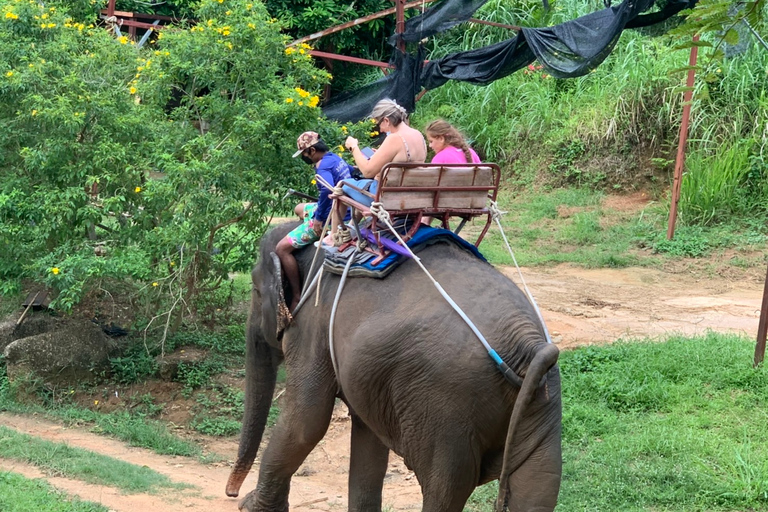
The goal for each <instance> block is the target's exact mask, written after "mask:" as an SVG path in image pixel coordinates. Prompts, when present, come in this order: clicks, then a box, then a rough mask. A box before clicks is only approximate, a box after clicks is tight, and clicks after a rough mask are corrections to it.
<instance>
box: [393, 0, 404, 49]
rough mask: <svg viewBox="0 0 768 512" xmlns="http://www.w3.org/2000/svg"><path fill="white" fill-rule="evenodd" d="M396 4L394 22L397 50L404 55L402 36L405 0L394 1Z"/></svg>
mask: <svg viewBox="0 0 768 512" xmlns="http://www.w3.org/2000/svg"><path fill="white" fill-rule="evenodd" d="M395 1H396V2H397V4H396V7H397V13H396V15H395V16H396V18H395V19H396V22H395V34H397V49H398V50H400V51H401V52H403V53H405V41H404V40H403V37H402V36H403V34H404V33H405V0H395Z"/></svg>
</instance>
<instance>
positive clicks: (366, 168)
mask: <svg viewBox="0 0 768 512" xmlns="http://www.w3.org/2000/svg"><path fill="white" fill-rule="evenodd" d="M399 138H400V137H392V136H388V137H387V138H386V139H384V142H383V143H382V144H381V147H379V149H378V150H376V152H375V153H374V154H373V156H372V157H371V158H370V160H369V159H368V158H366V157H365V155H364V154H363V152H362V151H360V147H359V146H358V142H357V139H356V138H354V137H347V140H346V141H345V143H344V144H345V145H346V146H347V148H348V149H349V150H350V151H351V152H352V157H353V158H354V159H355V165H356V166H357V168H358V169H360V172H361V173H363V176H365V177H366V178H369V179H370V178H375V177H376V175H377V174H379V173H380V172H381V168H382V167H384V166H385V165H386V164H388V163H390V162H391V161H392V160H394V159H395V157H396V156H397V153H398V152H399V151H400V147H401V146H402V144H401V143H400V140H398V139H399Z"/></svg>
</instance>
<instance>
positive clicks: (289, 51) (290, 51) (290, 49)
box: [285, 46, 296, 55]
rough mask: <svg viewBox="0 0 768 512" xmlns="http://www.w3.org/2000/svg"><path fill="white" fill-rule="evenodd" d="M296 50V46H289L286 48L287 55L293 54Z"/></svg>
mask: <svg viewBox="0 0 768 512" xmlns="http://www.w3.org/2000/svg"><path fill="white" fill-rule="evenodd" d="M295 51H296V50H295V49H294V48H291V47H290V46H289V47H288V48H286V49H285V54H286V55H290V54H292V53H293V52H295Z"/></svg>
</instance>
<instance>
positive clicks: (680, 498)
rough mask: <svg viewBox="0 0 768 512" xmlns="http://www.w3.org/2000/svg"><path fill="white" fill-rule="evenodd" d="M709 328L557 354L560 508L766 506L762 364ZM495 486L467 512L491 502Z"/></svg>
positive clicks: (766, 393) (767, 398)
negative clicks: (757, 365)
mask: <svg viewBox="0 0 768 512" xmlns="http://www.w3.org/2000/svg"><path fill="white" fill-rule="evenodd" d="M753 353H754V340H751V339H744V338H740V337H738V336H735V335H726V334H715V333H710V334H708V335H706V336H703V337H697V338H684V337H678V336H675V337H671V338H670V339H668V340H667V341H665V342H663V343H659V342H643V343H623V342H618V343H615V344H613V345H610V346H604V347H594V346H592V347H586V348H581V349H577V350H573V351H567V352H564V353H562V355H561V358H560V369H561V373H562V378H563V459H564V465H563V481H562V487H561V491H560V500H559V504H558V507H557V510H558V511H563V512H571V511H582V510H589V511H616V510H621V511H662V510H663V511H669V512H673V511H686V512H688V511H704V510H706V511H731V510H752V511H758V510H768V431H766V430H765V428H763V426H764V425H765V424H766V422H768V413H767V412H766V410H767V409H766V405H768V369H766V368H765V367H761V368H758V369H754V368H752V365H751V362H752V355H753ZM495 497H496V487H495V484H489V485H486V486H484V487H482V488H479V489H478V490H477V491H476V492H475V493H474V495H473V497H472V499H471V500H470V502H469V503H468V505H467V508H466V510H469V511H472V512H481V511H482V512H485V511H490V510H492V507H493V500H494V499H495Z"/></svg>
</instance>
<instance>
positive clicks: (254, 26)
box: [248, 23, 256, 30]
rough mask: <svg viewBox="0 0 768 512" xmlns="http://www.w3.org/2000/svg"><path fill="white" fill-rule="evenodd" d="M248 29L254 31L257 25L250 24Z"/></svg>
mask: <svg viewBox="0 0 768 512" xmlns="http://www.w3.org/2000/svg"><path fill="white" fill-rule="evenodd" d="M248 28H250V29H252V30H256V25H254V24H253V23H249V24H248Z"/></svg>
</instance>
